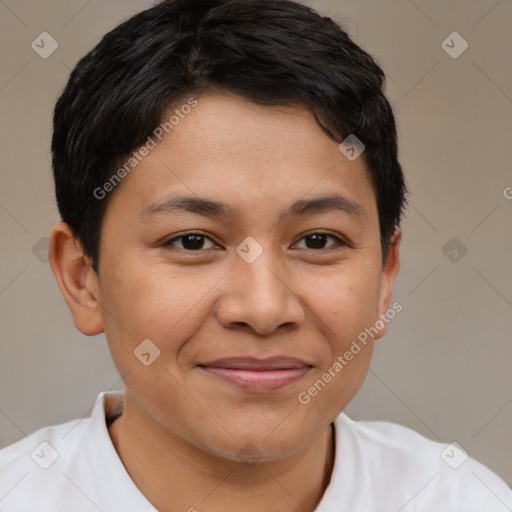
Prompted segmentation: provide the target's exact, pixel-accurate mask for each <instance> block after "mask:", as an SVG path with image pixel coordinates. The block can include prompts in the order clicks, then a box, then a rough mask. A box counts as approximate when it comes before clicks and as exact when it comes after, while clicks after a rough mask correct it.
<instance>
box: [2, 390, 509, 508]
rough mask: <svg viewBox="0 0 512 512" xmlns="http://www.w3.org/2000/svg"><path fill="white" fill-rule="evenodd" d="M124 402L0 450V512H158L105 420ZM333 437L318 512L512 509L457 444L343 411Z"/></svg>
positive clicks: (105, 400)
mask: <svg viewBox="0 0 512 512" xmlns="http://www.w3.org/2000/svg"><path fill="white" fill-rule="evenodd" d="M122 407H123V393H122V392H120V391H113V392H103V393H100V394H99V396H98V400H97V402H96V404H95V406H94V408H93V410H92V414H91V416H90V417H89V418H83V419H81V420H74V421H70V422H67V423H63V424H61V425H55V426H51V427H46V428H43V429H40V430H38V431H36V432H34V433H33V434H31V435H30V436H28V437H26V438H24V439H22V440H21V441H18V442H16V443H14V444H12V445H10V446H7V447H6V448H4V449H2V450H0V511H1V512H98V510H99V511H101V512H155V511H156V509H155V508H154V507H153V506H152V505H151V504H150V503H149V502H148V501H147V499H146V498H145V497H144V495H143V494H142V493H141V491H140V490H139V489H138V488H137V487H136V485H135V484H134V482H133V481H132V480H131V478H130V476H129V475H128V473H127V471H126V469H125V467H124V466H123V463H122V462H121V459H120V458H119V456H118V454H117V452H116V450H115V448H114V445H113V444H112V441H111V439H110V436H109V433H108V429H107V419H110V418H112V417H115V416H117V415H118V414H120V413H121V412H122ZM106 417H107V419H106ZM335 436H336V455H335V461H334V469H333V473H332V476H331V481H330V483H329V486H328V488H327V489H326V491H325V493H324V496H323V498H322V500H321V502H320V504H319V505H318V507H317V509H316V512H413V511H414V512H505V511H510V510H512V490H511V489H510V488H509V487H508V486H507V485H506V484H505V482H504V481H503V480H501V479H500V478H499V477H498V476H497V475H496V474H494V473H493V472H492V471H491V470H489V469H488V468H487V467H485V466H484V465H482V464H480V463H479V462H477V461H475V460H474V459H472V458H470V457H469V458H467V456H466V454H465V452H463V451H461V449H460V448H458V447H457V446H456V445H446V444H442V443H436V442H433V441H430V440H428V439H427V438H425V437H423V436H421V435H420V434H418V433H416V432H414V431H412V430H410V429H408V428H406V427H402V426H400V425H395V424H393V423H386V422H373V421H372V422H356V421H353V420H351V419H350V418H349V417H348V416H347V415H346V414H344V413H342V414H340V415H339V416H338V418H337V419H336V421H335ZM198 500H199V501H200V497H198ZM191 505H192V506H194V504H193V503H192V504H191ZM196 505H197V506H195V508H196V509H197V510H198V511H199V512H201V510H206V508H205V507H204V506H203V507H201V504H200V503H197V504H196Z"/></svg>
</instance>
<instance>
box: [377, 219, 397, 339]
mask: <svg viewBox="0 0 512 512" xmlns="http://www.w3.org/2000/svg"><path fill="white" fill-rule="evenodd" d="M401 241H402V230H401V229H400V228H399V227H397V228H396V229H395V231H394V233H393V235H392V236H391V239H390V245H389V250H388V255H387V258H386V263H385V265H384V268H383V269H382V274H381V278H380V289H379V303H378V319H377V320H376V324H377V322H378V326H379V327H380V325H381V324H383V326H382V328H379V332H378V334H377V335H376V336H375V339H379V338H381V337H382V336H384V334H385V332H386V330H387V325H388V321H389V319H387V317H386V312H387V311H388V310H389V305H390V303H391V294H392V292H393V284H394V282H395V278H396V276H397V274H398V270H399V268H400V242H401ZM401 309H402V308H401V307H400V310H401ZM393 316H394V315H393ZM379 320H380V321H379Z"/></svg>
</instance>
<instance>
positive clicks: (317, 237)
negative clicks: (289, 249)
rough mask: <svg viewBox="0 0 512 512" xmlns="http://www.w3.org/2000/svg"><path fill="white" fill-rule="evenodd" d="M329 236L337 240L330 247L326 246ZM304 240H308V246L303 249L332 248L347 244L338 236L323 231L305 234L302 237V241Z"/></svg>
mask: <svg viewBox="0 0 512 512" xmlns="http://www.w3.org/2000/svg"><path fill="white" fill-rule="evenodd" d="M328 238H332V239H333V240H335V241H336V243H335V244H333V245H330V246H328V247H324V246H325V243H326V241H327V239H328ZM302 240H306V247H302V248H303V249H331V248H333V247H337V246H344V245H347V244H346V243H345V242H344V241H343V240H341V239H340V238H338V237H337V236H334V235H331V234H329V233H321V232H318V231H317V232H314V233H310V234H309V235H306V236H304V237H303V238H301V241H302Z"/></svg>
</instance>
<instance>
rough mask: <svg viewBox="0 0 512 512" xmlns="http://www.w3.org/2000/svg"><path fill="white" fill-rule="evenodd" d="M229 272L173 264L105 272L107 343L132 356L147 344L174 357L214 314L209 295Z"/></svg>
mask: <svg viewBox="0 0 512 512" xmlns="http://www.w3.org/2000/svg"><path fill="white" fill-rule="evenodd" d="M223 274H225V272H221V271H219V270H214V271H212V270H210V271H208V272H206V271H201V270H198V269H197V268H196V269H192V268H184V269H176V268H171V267H170V266H169V265H162V264H158V265H156V264H155V265H147V264H145V265H143V264H142V263H139V264H132V265H130V264H129V263H128V262H127V261H125V263H124V265H123V266H122V267H121V266H120V265H119V266H115V267H111V268H109V269H107V268H106V269H105V275H106V276H108V277H107V279H105V280H104V281H103V282H102V285H101V300H102V305H103V306H104V308H103V309H104V311H103V317H104V327H105V334H106V336H107V339H109V341H111V342H112V347H113V348H115V347H118V346H120V343H119V341H122V342H123V351H126V352H128V353H129V352H131V351H127V344H128V346H130V347H131V348H132V351H133V349H134V348H135V347H136V346H137V345H138V344H139V343H141V341H142V340H144V339H150V340H152V341H153V342H154V343H155V344H156V345H157V346H158V347H159V349H160V350H161V351H162V352H164V351H165V352H168V353H175V352H176V351H177V350H179V348H180V347H181V345H182V344H183V343H185V342H186V341H187V340H188V339H189V338H190V337H192V336H193V335H194V333H195V332H196V331H197V329H198V327H199V326H200V325H201V324H202V323H203V322H204V320H205V317H206V316H207V315H208V314H209V312H210V310H211V303H210V302H209V293H210V294H211V293H212V291H213V290H214V288H215V286H216V285H217V284H218V283H219V281H220V280H221V279H222V276H223Z"/></svg>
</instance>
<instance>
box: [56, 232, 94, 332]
mask: <svg viewBox="0 0 512 512" xmlns="http://www.w3.org/2000/svg"><path fill="white" fill-rule="evenodd" d="M50 266H51V269H52V272H53V275H54V276H55V279H56V281H57V284H58V285H59V288H60V292H61V293H62V296H63V297H64V300H65V301H66V304H67V305H68V308H69V310H70V311H71V315H72V316H73V322H74V323H75V326H76V328H77V329H78V330H79V331H80V332H81V333H83V334H85V335H87V336H95V335H96V334H100V333H102V332H103V323H102V321H101V315H100V307H99V306H100V304H99V301H98V299H99V286H98V276H97V274H96V272H95V271H94V270H93V268H92V260H91V258H89V257H88V256H86V255H85V254H84V251H83V249H82V244H81V243H80V242H79V241H78V240H77V239H76V238H75V237H74V235H73V232H72V231H71V228H70V227H69V226H68V225H67V224H66V223H64V222H58V223H57V224H55V226H53V228H52V230H51V233H50Z"/></svg>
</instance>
